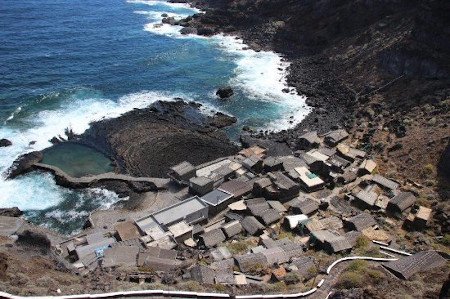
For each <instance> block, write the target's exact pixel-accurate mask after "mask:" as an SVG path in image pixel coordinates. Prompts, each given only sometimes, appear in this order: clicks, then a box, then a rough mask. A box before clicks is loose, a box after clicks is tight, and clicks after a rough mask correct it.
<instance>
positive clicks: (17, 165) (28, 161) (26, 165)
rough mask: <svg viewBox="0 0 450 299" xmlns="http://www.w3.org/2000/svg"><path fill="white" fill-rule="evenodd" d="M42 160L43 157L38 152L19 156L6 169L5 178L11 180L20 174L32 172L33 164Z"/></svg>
mask: <svg viewBox="0 0 450 299" xmlns="http://www.w3.org/2000/svg"><path fill="white" fill-rule="evenodd" d="M43 158H44V155H43V154H42V152H39V151H35V152H31V153H28V154H24V155H22V156H20V157H19V158H17V160H16V161H14V163H13V165H12V166H11V167H10V168H9V169H8V171H7V174H6V177H7V178H8V179H13V178H15V177H17V176H19V175H21V174H24V173H27V172H29V171H30V170H32V168H33V166H34V164H36V163H39V162H41V161H42V159H43Z"/></svg>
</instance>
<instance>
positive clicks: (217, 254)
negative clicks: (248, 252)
mask: <svg viewBox="0 0 450 299" xmlns="http://www.w3.org/2000/svg"><path fill="white" fill-rule="evenodd" d="M211 255H212V257H213V258H214V260H215V261H221V260H225V259H230V258H232V257H233V255H232V254H231V252H230V251H229V250H228V248H226V247H225V246H221V247H217V248H216V249H214V250H211Z"/></svg>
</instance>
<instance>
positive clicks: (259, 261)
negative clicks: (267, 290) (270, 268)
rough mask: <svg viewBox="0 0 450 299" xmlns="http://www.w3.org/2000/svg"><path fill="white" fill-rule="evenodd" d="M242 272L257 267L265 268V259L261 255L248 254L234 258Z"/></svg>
mask: <svg viewBox="0 0 450 299" xmlns="http://www.w3.org/2000/svg"><path fill="white" fill-rule="evenodd" d="M235 259H236V262H237V264H238V266H239V269H240V270H241V271H242V272H250V271H252V270H255V268H257V267H261V266H267V258H266V256H265V255H264V254H262V253H249V254H244V255H240V256H236V257H235Z"/></svg>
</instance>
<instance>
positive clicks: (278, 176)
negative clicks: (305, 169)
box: [268, 171, 298, 190]
mask: <svg viewBox="0 0 450 299" xmlns="http://www.w3.org/2000/svg"><path fill="white" fill-rule="evenodd" d="M268 175H269V177H270V179H271V180H272V182H273V183H274V184H275V185H276V186H277V187H278V188H280V189H285V190H290V189H293V188H296V187H298V185H297V184H296V183H295V182H294V181H293V180H291V179H290V178H288V177H287V176H285V175H284V174H283V173H282V172H280V171H275V172H269V173H268Z"/></svg>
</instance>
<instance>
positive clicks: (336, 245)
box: [325, 236, 352, 253]
mask: <svg viewBox="0 0 450 299" xmlns="http://www.w3.org/2000/svg"><path fill="white" fill-rule="evenodd" d="M325 242H326V243H328V244H329V246H330V248H331V250H332V251H333V252H334V253H336V252H340V251H345V250H349V249H351V248H352V245H351V244H350V242H349V241H348V240H347V238H345V237H344V236H336V237H335V238H333V239H331V240H326V241H325Z"/></svg>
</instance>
